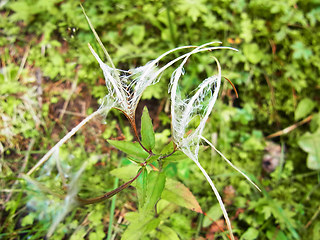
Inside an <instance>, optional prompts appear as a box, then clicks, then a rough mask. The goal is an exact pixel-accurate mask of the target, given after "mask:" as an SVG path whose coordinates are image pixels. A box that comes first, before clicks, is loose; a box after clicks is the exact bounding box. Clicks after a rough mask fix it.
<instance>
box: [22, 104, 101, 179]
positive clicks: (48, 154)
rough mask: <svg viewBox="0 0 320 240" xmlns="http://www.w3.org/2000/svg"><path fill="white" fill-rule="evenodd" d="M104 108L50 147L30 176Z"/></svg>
mask: <svg viewBox="0 0 320 240" xmlns="http://www.w3.org/2000/svg"><path fill="white" fill-rule="evenodd" d="M103 110H104V109H103V108H100V109H98V110H97V111H95V112H93V113H92V114H90V115H89V116H88V117H86V118H85V119H83V120H82V121H81V122H80V123H79V124H78V125H77V126H76V127H74V128H73V129H72V130H71V131H70V132H68V133H67V135H65V136H64V137H63V138H62V139H61V140H60V141H59V142H58V143H57V144H56V145H55V146H54V147H53V148H51V149H50V151H49V152H47V153H46V154H45V155H44V156H43V157H42V158H41V159H40V160H39V161H38V162H37V164H36V165H34V166H33V168H31V170H30V171H29V172H28V173H27V175H28V176H30V175H31V174H32V173H33V172H34V171H35V170H36V169H37V168H38V167H40V166H41V165H42V164H44V163H45V162H46V161H47V160H48V159H49V157H50V156H51V155H52V154H53V153H54V152H55V151H56V150H57V149H58V148H59V147H61V146H62V145H63V144H64V143H65V142H66V141H67V140H68V139H69V138H71V137H72V136H73V135H74V134H75V133H76V132H77V131H78V130H79V129H80V128H81V127H82V126H83V125H85V124H86V123H87V122H89V121H90V120H91V119H92V118H94V117H95V116H96V115H98V114H100V113H101V112H103Z"/></svg>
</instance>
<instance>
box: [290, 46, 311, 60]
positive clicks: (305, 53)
mask: <svg viewBox="0 0 320 240" xmlns="http://www.w3.org/2000/svg"><path fill="white" fill-rule="evenodd" d="M291 48H292V49H293V58H294V59H301V58H304V60H308V59H309V58H310V57H311V56H312V50H311V49H309V48H308V47H306V46H305V45H304V43H303V42H300V41H296V42H295V43H294V44H292V46H291Z"/></svg>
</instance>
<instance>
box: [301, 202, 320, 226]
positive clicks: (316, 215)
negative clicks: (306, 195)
mask: <svg viewBox="0 0 320 240" xmlns="http://www.w3.org/2000/svg"><path fill="white" fill-rule="evenodd" d="M319 213H320V206H319V207H318V209H317V211H316V212H315V213H314V214H313V216H312V217H311V219H310V220H309V222H308V223H307V224H306V225H305V226H304V228H305V229H307V228H308V227H309V226H310V225H311V224H312V222H313V221H314V220H315V219H316V218H317V217H318V215H319Z"/></svg>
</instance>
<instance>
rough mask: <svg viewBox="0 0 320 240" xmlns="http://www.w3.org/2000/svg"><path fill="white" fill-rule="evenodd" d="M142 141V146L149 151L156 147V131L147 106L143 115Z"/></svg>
mask: <svg viewBox="0 0 320 240" xmlns="http://www.w3.org/2000/svg"><path fill="white" fill-rule="evenodd" d="M141 141H142V145H143V146H144V147H145V148H147V149H148V150H152V149H153V148H154V145H155V137H154V131H153V126H152V121H151V118H150V116H149V112H148V109H147V107H146V106H145V107H144V109H143V113H142V117H141Z"/></svg>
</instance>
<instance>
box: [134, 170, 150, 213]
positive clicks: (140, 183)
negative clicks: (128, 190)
mask: <svg viewBox="0 0 320 240" xmlns="http://www.w3.org/2000/svg"><path fill="white" fill-rule="evenodd" d="M147 178H148V171H147V169H146V168H144V169H143V170H142V173H141V174H140V176H139V177H138V179H137V181H136V188H137V194H138V201H139V209H141V208H142V207H143V206H144V204H145V202H146V198H147V180H148V179H147Z"/></svg>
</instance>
